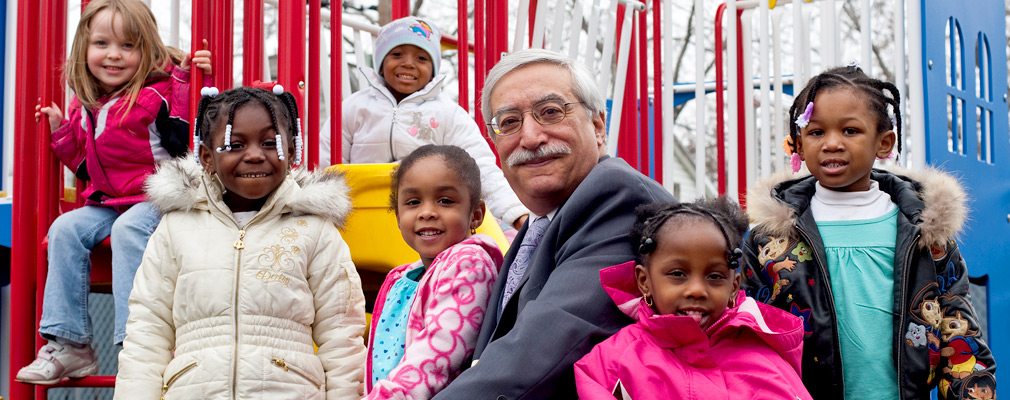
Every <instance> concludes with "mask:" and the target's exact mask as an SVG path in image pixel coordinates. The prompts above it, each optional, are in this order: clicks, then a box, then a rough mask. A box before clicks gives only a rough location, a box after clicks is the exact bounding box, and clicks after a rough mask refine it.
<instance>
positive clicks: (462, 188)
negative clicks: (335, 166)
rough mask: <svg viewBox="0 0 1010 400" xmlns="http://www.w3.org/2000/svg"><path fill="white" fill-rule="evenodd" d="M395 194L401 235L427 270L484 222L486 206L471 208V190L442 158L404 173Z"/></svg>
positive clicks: (432, 158) (424, 161)
mask: <svg viewBox="0 0 1010 400" xmlns="http://www.w3.org/2000/svg"><path fill="white" fill-rule="evenodd" d="M396 190H397V198H396V219H397V224H398V225H399V227H400V234H401V235H403V240H404V241H406V242H407V244H408V245H410V247H411V248H412V249H414V251H417V253H418V255H420V256H421V261H422V262H423V263H424V265H425V266H428V265H431V261H432V260H433V259H434V258H435V256H437V255H438V253H441V252H442V251H443V250H445V249H447V248H449V246H452V245H454V244H456V243H459V242H461V241H462V240H463V239H466V237H467V236H469V235H470V230H471V229H476V228H477V227H478V226H480V223H481V221H483V219H484V203H483V202H480V203H478V204H471V202H470V190H469V189H468V188H467V186H466V184H464V183H463V182H462V181H461V180H460V178H459V176H458V175H457V174H456V172H454V171H453V170H452V169H451V168H450V167H449V166H448V165H446V162H445V161H444V160H443V159H442V156H441V155H432V156H428V157H425V158H422V159H419V160H417V162H415V163H414V164H413V165H411V166H410V169H409V170H407V171H406V172H404V173H403V175H402V176H401V178H400V185H399V187H398V188H397V189H396Z"/></svg>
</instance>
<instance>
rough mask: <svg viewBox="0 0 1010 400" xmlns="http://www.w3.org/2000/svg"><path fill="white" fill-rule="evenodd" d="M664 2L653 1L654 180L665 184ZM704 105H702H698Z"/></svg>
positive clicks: (659, 0)
mask: <svg viewBox="0 0 1010 400" xmlns="http://www.w3.org/2000/svg"><path fill="white" fill-rule="evenodd" d="M662 14H663V2H662V1H661V0H652V85H653V87H652V96H653V100H652V104H653V108H652V121H653V123H652V138H653V139H652V146H653V147H652V148H653V155H654V156H653V165H654V166H655V171H654V174H653V176H652V177H653V178H654V179H655V180H656V181H657V182H659V183H663V112H664V111H666V110H664V109H663V41H662V40H661V38H662V37H663V35H662V27H663V24H662V23H661V22H662ZM668 83H669V84H671V85H672V84H673V82H668ZM698 104H702V103H698Z"/></svg>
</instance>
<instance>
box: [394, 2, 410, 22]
mask: <svg viewBox="0 0 1010 400" xmlns="http://www.w3.org/2000/svg"><path fill="white" fill-rule="evenodd" d="M392 1H393V7H392V15H391V16H392V18H393V19H394V20H396V19H400V18H403V17H406V16H408V15H410V1H409V0H392Z"/></svg>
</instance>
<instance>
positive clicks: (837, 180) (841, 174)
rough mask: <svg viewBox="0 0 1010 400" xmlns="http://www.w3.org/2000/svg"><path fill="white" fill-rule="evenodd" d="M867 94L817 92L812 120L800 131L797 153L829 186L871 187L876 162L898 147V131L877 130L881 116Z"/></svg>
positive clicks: (834, 90)
mask: <svg viewBox="0 0 1010 400" xmlns="http://www.w3.org/2000/svg"><path fill="white" fill-rule="evenodd" d="M864 96H866V95H865V94H861V93H859V92H858V91H857V90H854V89H851V88H831V89H826V90H824V91H822V92H819V93H817V97H816V98H815V99H814V110H813V114H812V115H811V116H810V123H809V124H808V125H807V126H806V127H805V128H802V129H801V130H800V138H799V140H798V141H797V142H796V152H797V153H798V154H799V156H800V158H801V159H802V160H803V161H805V162H806V165H807V169H808V170H810V173H811V174H812V175H813V176H814V177H815V178H817V181H818V182H820V184H821V185H822V186H824V187H825V188H828V189H831V190H837V191H840V192H857V191H866V190H869V189H870V171H871V170H872V169H873V162H874V161H875V160H876V158H885V157H887V156H888V155H889V154H890V153H891V149H892V148H893V147H894V142H895V134H894V131H887V132H878V131H877V128H876V127H877V117H876V116H875V115H874V114H873V113H872V112H871V111H870V109H869V106H868V104H869V102H868V101H867V99H866V98H865V97H864Z"/></svg>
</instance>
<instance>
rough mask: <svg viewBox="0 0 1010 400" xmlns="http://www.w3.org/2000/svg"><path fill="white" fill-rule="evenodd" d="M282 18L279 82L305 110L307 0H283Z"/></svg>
mask: <svg viewBox="0 0 1010 400" xmlns="http://www.w3.org/2000/svg"><path fill="white" fill-rule="evenodd" d="M279 20H280V29H279V31H278V46H279V47H278V52H277V82H278V83H280V84H281V85H282V86H284V90H287V91H289V92H291V94H293V95H294V96H295V100H297V101H298V109H299V110H301V112H304V110H305V98H304V96H303V89H304V86H305V72H304V71H305V4H304V3H302V2H299V1H282V2H280V19H279Z"/></svg>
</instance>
